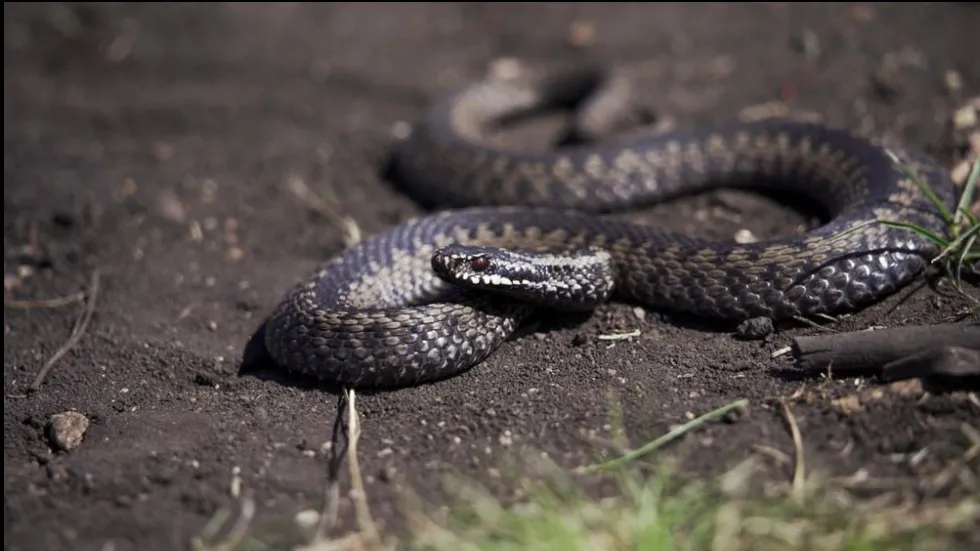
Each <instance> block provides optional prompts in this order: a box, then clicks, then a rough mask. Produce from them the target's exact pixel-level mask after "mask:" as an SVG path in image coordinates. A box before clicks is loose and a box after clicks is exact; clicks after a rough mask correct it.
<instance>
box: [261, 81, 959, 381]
mask: <svg viewBox="0 0 980 551" xmlns="http://www.w3.org/2000/svg"><path fill="white" fill-rule="evenodd" d="M624 82H626V80H625V79H624V78H622V77H621V76H620V75H619V74H618V73H617V72H615V71H611V70H606V69H605V68H602V67H591V66H590V67H576V68H573V69H571V70H562V71H539V72H535V71H534V70H531V69H526V70H520V71H516V72H515V73H514V74H509V75H508V74H503V75H490V76H488V77H487V78H485V79H484V80H481V81H477V82H473V83H470V84H469V85H467V86H464V87H463V88H462V89H460V90H458V91H457V92H455V93H453V94H450V95H448V96H447V97H445V98H443V99H442V100H440V101H438V102H437V103H436V104H435V105H434V106H432V108H431V109H430V110H429V112H428V113H427V116H426V117H425V119H424V120H423V121H421V123H420V124H418V125H416V126H415V128H413V130H412V132H411V135H410V136H408V137H407V138H405V139H404V140H403V141H401V142H400V143H399V144H397V145H396V149H395V152H394V154H393V161H392V167H393V173H394V174H395V176H396V177H397V178H398V180H399V181H400V183H401V184H402V185H403V186H405V187H406V188H407V189H409V190H410V191H411V192H412V193H413V194H415V196H416V197H418V198H419V199H420V200H421V201H425V202H429V203H433V204H440V205H442V206H443V207H444V208H443V209H442V210H438V211H437V212H435V213H432V214H429V215H426V216H422V217H418V218H414V219H412V220H409V221H406V222H404V223H402V224H399V225H397V226H395V227H392V228H390V229H387V230H385V231H383V232H381V233H378V234H376V235H373V236H370V237H368V238H367V239H365V240H363V241H361V242H360V243H358V244H357V245H354V246H352V247H350V248H347V249H346V250H344V251H342V252H341V253H339V254H338V255H337V256H335V257H334V258H332V259H330V260H328V261H327V262H326V263H325V265H324V266H323V267H322V269H320V270H318V271H317V272H316V273H315V274H313V275H312V276H311V277H310V278H308V279H306V280H305V281H304V282H302V283H299V284H298V285H296V286H295V287H294V288H293V289H292V290H291V291H289V292H288V293H287V294H286V296H285V298H284V299H283V300H282V302H281V303H280V304H279V305H278V306H277V307H276V308H275V310H274V311H273V312H272V314H271V315H270V317H269V318H268V319H267V320H266V322H265V324H264V326H263V329H262V335H263V336H264V344H265V346H266V349H267V350H268V352H269V354H270V355H271V357H272V359H273V360H274V361H275V362H276V363H277V364H279V365H281V366H283V367H285V368H286V369H288V370H291V371H294V372H299V373H303V374H307V375H312V376H315V377H317V378H319V379H321V380H323V381H326V382H329V383H333V384H339V385H343V386H347V387H355V388H364V387H399V386H407V385H414V384H419V383H423V382H429V381H434V380H437V379H442V378H445V377H448V376H451V375H454V374H457V373H460V372H463V371H465V370H467V369H469V368H471V367H472V366H474V365H476V364H478V363H480V362H481V361H483V360H484V359H485V358H486V357H487V356H488V355H490V354H491V353H492V352H493V351H494V350H496V349H497V347H498V346H499V345H500V343H501V342H502V341H504V340H505V339H506V338H508V337H509V336H510V335H511V334H512V333H513V332H514V331H515V330H516V329H517V328H518V327H519V325H520V324H521V323H522V322H523V321H524V320H525V319H526V318H527V317H528V316H529V315H531V314H533V313H534V312H535V311H537V310H539V309H541V308H551V309H558V310H561V309H570V310H585V311H588V310H590V309H593V308H595V307H596V306H597V305H599V304H601V303H603V302H605V301H607V300H610V299H618V300H625V301H631V302H633V303H637V304H641V305H646V306H649V307H653V308H662V309H668V310H673V311H677V312H683V313H688V314H693V315H696V316H702V317H705V318H714V319H721V320H730V321H740V320H746V319H749V318H757V317H768V318H771V319H773V320H781V319H785V318H792V317H807V316H814V315H818V314H837V313H841V312H845V311H849V310H854V309H858V308H860V307H862V306H865V305H867V304H870V303H872V302H874V301H877V300H879V299H881V298H882V297H884V296H886V295H888V294H890V293H893V292H895V291H896V290H897V289H899V288H900V287H902V286H903V285H905V284H907V283H908V282H909V281H911V280H912V279H913V278H914V277H916V276H917V274H919V273H920V272H921V271H922V270H923V268H924V267H925V266H926V265H927V264H928V262H929V259H930V257H931V256H932V255H934V254H936V252H937V251H936V248H935V246H934V245H933V244H932V243H931V242H929V241H927V240H925V239H923V238H921V237H920V236H919V235H918V234H915V233H912V232H909V231H906V230H903V229H900V228H895V227H892V226H888V225H885V224H881V223H880V221H882V220H891V221H901V222H906V223H912V224H917V225H919V226H921V227H923V228H926V229H928V230H930V231H933V232H936V233H942V232H943V230H944V223H945V222H944V220H943V218H942V216H941V215H940V212H939V211H938V210H937V209H936V207H935V205H934V204H933V203H932V202H930V200H929V199H928V198H927V197H926V196H925V195H924V194H923V193H922V191H921V189H920V188H919V187H918V186H917V185H916V183H915V182H914V181H913V180H912V178H910V172H909V171H911V173H912V174H916V175H918V177H919V178H921V179H922V180H923V181H924V182H925V183H926V184H928V186H929V187H930V188H931V189H932V190H933V192H935V193H936V195H937V196H938V197H939V198H940V199H941V200H942V201H944V202H946V203H947V205H950V206H951V205H952V200H953V197H954V194H955V191H956V190H955V187H954V185H953V183H952V181H951V179H950V177H949V176H948V174H947V172H946V171H945V170H944V169H943V168H942V167H941V166H939V165H938V164H937V163H936V162H935V161H934V160H933V159H931V158H929V157H928V156H926V155H924V154H923V153H921V152H918V151H915V150H912V149H909V148H905V147H902V146H900V145H898V144H893V143H887V142H885V141H884V140H883V139H881V138H876V137H868V136H863V135H859V134H857V133H854V132H851V131H848V130H844V129H839V128H834V127H831V126H826V125H822V124H817V123H813V122H804V121H798V120H789V119H778V118H772V119H764V120H757V121H739V122H731V123H728V124H720V125H712V126H703V127H697V128H695V129H693V130H681V131H673V132H663V131H653V130H650V131H645V130H643V129H640V130H635V129H634V130H633V131H631V132H628V133H622V134H616V135H615V136H613V137H609V138H608V139H604V136H607V135H609V134H610V132H609V130H610V128H612V127H614V126H616V125H617V124H618V123H619V122H620V121H621V120H625V119H627V118H628V116H627V115H626V113H627V112H628V109H627V104H628V103H629V100H630V95H631V88H630V87H629V85H627V84H624ZM556 107H558V108H569V109H570V110H571V111H573V112H574V113H575V119H574V121H575V122H574V125H573V127H574V128H575V129H576V131H577V133H578V134H579V135H580V136H584V137H586V138H597V139H588V140H584V143H583V142H580V143H573V144H568V145H561V146H557V147H552V148H550V149H548V150H547V151H519V150H516V149H513V148H506V147H500V146H494V145H491V144H489V143H488V140H487V139H486V137H487V134H488V132H490V131H492V130H493V129H494V128H495V127H496V126H497V125H500V124H503V123H506V122H507V121H508V120H512V119H515V118H519V117H520V116H522V115H526V114H530V113H535V112H538V111H541V110H542V109H551V108H556ZM721 186H724V187H736V188H743V189H760V190H761V189H772V188H781V189H784V190H785V189H789V190H792V191H795V192H800V193H802V194H805V195H806V196H807V197H810V198H812V199H813V200H815V201H817V202H819V203H820V204H822V205H824V206H825V207H826V209H827V211H828V212H829V213H830V216H829V221H827V222H825V223H823V224H821V225H819V226H818V227H815V228H813V229H811V230H808V231H806V232H804V233H801V234H798V235H794V236H791V237H787V238H779V239H771V240H763V241H758V242H754V243H747V244H745V243H743V244H740V243H735V242H727V241H712V240H707V239H703V238H697V237H693V236H689V235H684V234H679V233H672V232H668V231H665V230H663V229H659V228H656V227H654V226H650V225H640V224H635V223H631V222H627V221H625V220H622V219H619V218H616V217H612V216H608V214H609V213H613V212H616V211H620V210H623V209H626V208H631V207H640V206H645V205H650V204H653V203H655V202H659V201H664V200H667V199H670V198H673V197H676V196H678V195H679V194H682V193H684V194H687V193H692V192H700V191H705V190H709V189H714V188H717V187H721Z"/></svg>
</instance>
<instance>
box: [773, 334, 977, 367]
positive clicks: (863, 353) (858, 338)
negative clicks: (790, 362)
mask: <svg viewBox="0 0 980 551" xmlns="http://www.w3.org/2000/svg"><path fill="white" fill-rule="evenodd" d="M978 342H980V324H939V325H911V326H905V327H892V328H889V329H881V330H876V331H855V332H851V333H837V334H834V335H813V336H807V337H796V338H794V339H793V343H792V349H793V356H794V357H795V358H796V363H797V366H798V367H799V368H801V369H803V370H804V371H818V370H819V371H822V370H824V369H826V367H827V365H830V364H833V366H834V372H835V373H847V372H849V371H863V370H871V369H880V368H881V367H882V366H883V365H885V364H888V363H890V362H894V361H896V360H900V359H902V358H906V357H909V356H913V355H915V354H918V353H920V352H921V351H922V350H926V349H930V348H937V347H944V346H962V347H973V346H976V343H978Z"/></svg>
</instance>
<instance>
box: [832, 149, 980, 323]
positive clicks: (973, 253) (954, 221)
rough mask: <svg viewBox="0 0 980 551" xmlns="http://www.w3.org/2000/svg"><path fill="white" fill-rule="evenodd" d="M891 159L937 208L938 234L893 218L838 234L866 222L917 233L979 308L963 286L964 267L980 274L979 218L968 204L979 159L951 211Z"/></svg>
mask: <svg viewBox="0 0 980 551" xmlns="http://www.w3.org/2000/svg"><path fill="white" fill-rule="evenodd" d="M892 160H893V161H894V162H895V165H896V166H897V167H898V168H899V170H901V171H902V172H904V173H905V175H906V176H908V177H909V178H910V179H911V180H912V181H913V182H915V184H916V186H918V188H919V189H920V190H921V191H922V193H923V194H924V195H925V196H926V197H927V198H928V199H929V200H930V201H931V202H932V204H933V205H934V206H935V207H936V210H937V211H939V213H940V215H941V216H942V218H943V221H944V222H945V227H944V228H945V232H944V233H943V234H938V233H935V232H932V231H930V230H929V229H927V228H923V227H921V226H917V225H915V224H910V223H908V222H901V221H896V220H872V221H870V222H867V223H865V224H860V225H858V226H856V227H854V228H851V229H849V230H847V231H845V232H842V233H841V234H839V235H840V236H844V235H847V234H849V233H851V232H854V231H856V230H858V229H860V228H862V227H865V226H867V225H870V224H884V225H886V226H890V227H893V228H899V229H904V230H907V231H910V232H913V233H916V234H918V235H919V236H921V237H922V238H924V239H926V240H928V241H929V242H931V243H933V244H934V245H936V246H937V247H938V248H939V254H937V255H936V256H935V257H934V258H933V260H932V263H933V264H937V265H939V267H940V268H941V269H942V271H943V272H944V273H945V274H946V275H948V276H950V280H951V282H952V284H953V287H954V288H955V289H956V291H957V292H958V293H960V294H961V295H963V296H964V297H966V299H967V300H969V301H970V302H971V303H972V305H973V309H974V310H976V309H977V308H980V299H978V298H977V297H975V296H973V295H972V294H970V293H967V292H966V291H965V290H964V288H963V270H964V267H971V266H972V267H974V268H973V270H975V271H976V275H980V270H977V268H975V266H977V263H980V217H978V216H977V215H976V214H974V213H972V212H970V207H971V205H973V198H974V195H975V193H976V187H977V180H978V178H980V160H977V161H974V162H973V166H972V168H971V169H970V174H969V176H968V177H967V180H966V185H964V186H963V192H962V194H961V195H960V197H959V200H958V201H957V204H956V208H955V210H954V211H953V212H950V211H949V208H948V207H947V206H946V204H945V203H944V202H943V201H942V200H941V199H940V197H939V196H938V195H936V193H935V192H934V191H933V190H932V188H930V187H929V185H928V184H927V183H926V182H924V181H923V180H922V178H920V177H919V175H918V174H916V173H915V172H914V171H913V170H912V169H911V168H910V167H908V166H906V165H904V164H902V163H901V162H899V159H898V158H897V157H896V156H895V155H892Z"/></svg>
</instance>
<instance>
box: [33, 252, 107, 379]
mask: <svg viewBox="0 0 980 551" xmlns="http://www.w3.org/2000/svg"><path fill="white" fill-rule="evenodd" d="M85 294H86V295H88V299H87V300H86V301H85V309H84V310H82V313H81V315H79V317H78V320H76V321H75V325H74V327H72V330H71V335H70V336H69V337H68V340H67V341H65V343H64V344H63V345H61V347H60V348H58V350H56V351H55V353H54V355H53V356H51V358H50V359H48V361H47V362H46V363H45V364H44V367H42V368H41V371H39V372H38V374H37V377H35V378H34V382H33V383H31V390H34V391H36V390H39V389H40V388H41V383H42V382H44V378H45V377H46V376H47V375H48V372H49V371H51V368H52V367H54V364H56V363H58V360H60V359H61V358H62V357H63V356H64V355H65V354H67V353H68V351H69V350H71V349H72V348H74V347H75V345H76V344H78V342H79V341H80V340H82V336H83V335H84V334H85V331H86V330H87V329H88V324H89V322H90V321H92V315H93V314H94V313H95V299H96V298H97V297H98V295H99V271H98V270H95V271H94V272H92V282H91V283H90V284H89V288H88V291H86V293H85Z"/></svg>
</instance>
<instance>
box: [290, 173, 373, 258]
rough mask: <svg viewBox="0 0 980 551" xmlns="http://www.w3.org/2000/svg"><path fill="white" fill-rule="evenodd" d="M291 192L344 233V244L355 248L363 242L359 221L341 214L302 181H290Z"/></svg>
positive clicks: (296, 179)
mask: <svg viewBox="0 0 980 551" xmlns="http://www.w3.org/2000/svg"><path fill="white" fill-rule="evenodd" d="M289 190H290V191H291V192H292V193H293V195H295V196H296V197H297V198H299V199H300V200H302V201H306V203H307V204H308V205H309V206H310V207H311V208H312V209H313V210H315V211H317V212H318V213H320V214H321V215H323V216H324V217H326V219H327V220H329V221H330V223H332V224H333V225H334V226H336V227H337V229H339V230H340V231H342V232H344V243H345V244H346V245H347V246H348V247H351V246H354V245H356V244H358V243H359V242H360V241H361V239H362V235H361V227H360V226H358V225H357V221H356V220H354V219H353V218H351V217H350V216H346V215H343V214H340V212H338V211H337V210H335V209H334V208H333V207H332V206H330V204H329V203H327V202H326V201H324V200H323V199H322V198H321V197H320V196H319V195H317V194H316V193H314V192H313V190H312V189H310V187H309V186H307V185H306V182H304V181H303V180H302V179H300V178H291V179H290V180H289Z"/></svg>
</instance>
